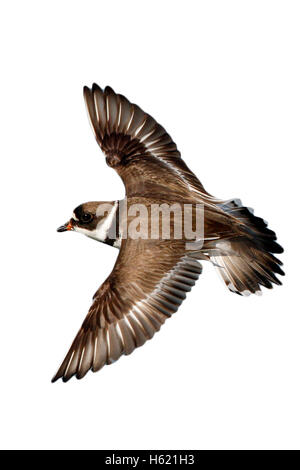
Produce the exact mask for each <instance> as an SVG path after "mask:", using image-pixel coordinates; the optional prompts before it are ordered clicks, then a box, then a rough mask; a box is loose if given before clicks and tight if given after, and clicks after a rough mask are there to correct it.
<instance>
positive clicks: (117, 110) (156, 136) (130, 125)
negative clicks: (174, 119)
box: [84, 84, 209, 198]
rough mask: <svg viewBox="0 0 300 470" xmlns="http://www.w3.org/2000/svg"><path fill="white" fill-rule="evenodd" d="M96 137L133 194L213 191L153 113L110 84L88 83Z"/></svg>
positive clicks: (87, 96) (87, 95) (86, 92)
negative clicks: (204, 186) (190, 167)
mask: <svg viewBox="0 0 300 470" xmlns="http://www.w3.org/2000/svg"><path fill="white" fill-rule="evenodd" d="M84 98H85V102H86V105H87V110H88V115H89V118H90V122H91V125H92V128H93V130H94V133H95V137H96V140H97V142H98V144H99V145H100V147H101V149H102V150H103V152H104V153H105V155H106V161H107V163H108V165H109V166H111V167H113V168H114V169H115V170H116V171H117V172H118V174H119V175H120V176H121V178H122V180H123V182H124V185H125V188H126V193H127V196H128V197H129V196H138V195H142V196H147V195H151V196H153V194H159V195H160V197H162V196H164V195H165V196H167V197H170V196H172V194H174V195H176V196H177V197H178V195H181V196H182V197H186V198H190V197H191V194H190V191H191V190H192V191H196V192H198V193H200V194H202V193H203V195H205V196H206V197H207V196H208V197H209V195H208V193H206V191H205V190H204V188H203V186H202V184H201V183H200V181H199V180H198V179H197V177H196V176H195V175H194V174H193V173H192V172H191V170H190V169H189V168H188V167H187V166H186V164H185V163H184V161H183V160H182V159H181V156H180V152H179V151H178V149H177V146H176V144H175V143H174V141H173V140H172V138H171V137H170V135H169V134H168V133H167V132H166V130H165V129H164V128H163V127H162V126H161V125H160V124H158V123H157V122H156V121H155V120H154V119H153V118H152V117H151V116H150V115H149V114H147V113H145V112H144V111H142V110H141V109H140V108H139V107H138V106H137V105H136V104H132V103H130V102H129V101H128V100H127V99H126V98H125V97H124V96H122V95H118V94H116V93H115V92H114V91H113V90H112V89H111V88H110V87H106V88H105V90H104V91H103V90H102V89H101V88H100V87H99V86H98V85H96V84H94V85H93V86H92V88H91V89H90V88H88V87H84Z"/></svg>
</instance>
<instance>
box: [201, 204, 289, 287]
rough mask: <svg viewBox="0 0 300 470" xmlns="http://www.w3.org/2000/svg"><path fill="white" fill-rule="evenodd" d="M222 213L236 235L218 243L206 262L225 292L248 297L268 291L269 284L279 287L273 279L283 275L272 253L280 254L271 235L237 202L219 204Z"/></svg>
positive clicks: (279, 282) (271, 232)
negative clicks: (235, 224) (232, 223)
mask: <svg viewBox="0 0 300 470" xmlns="http://www.w3.org/2000/svg"><path fill="white" fill-rule="evenodd" d="M222 209H223V210H224V211H225V212H227V213H229V214H230V215H231V216H232V217H233V218H234V219H237V221H238V224H239V230H240V233H239V235H237V236H236V237H235V238H232V239H229V240H228V239H227V240H221V241H220V240H219V241H218V242H217V244H216V247H215V248H214V250H212V253H211V256H210V260H211V261H212V262H213V263H214V265H215V266H216V269H217V270H218V272H219V274H220V275H221V278H222V279H223V280H224V282H225V284H226V285H227V287H228V288H229V290H231V291H232V292H235V293H237V294H242V295H249V294H250V293H256V294H259V293H260V292H261V286H263V287H266V288H267V289H271V288H272V287H273V284H277V285H281V281H280V280H279V279H278V278H277V276H276V275H278V274H279V275H281V276H283V275H284V272H283V270H282V269H281V267H280V266H281V265H282V262H281V261H280V260H279V259H277V258H276V257H275V256H274V255H273V253H276V254H277V253H282V252H283V249H282V247H281V246H280V245H279V244H278V243H277V242H276V234H275V232H273V230H270V229H269V228H268V227H267V222H266V221H264V220H263V219H261V218H260V217H256V216H255V215H254V211H253V209H249V208H247V207H244V206H243V205H242V203H241V201H240V200H237V199H235V200H230V201H227V202H225V203H222Z"/></svg>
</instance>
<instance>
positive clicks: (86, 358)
mask: <svg viewBox="0 0 300 470" xmlns="http://www.w3.org/2000/svg"><path fill="white" fill-rule="evenodd" d="M84 98H85V102H86V106H87V111H88V116H89V119H90V122H91V126H92V128H93V131H94V134H95V137H96V140H97V142H98V144H99V146H100V148H101V150H102V151H103V152H104V154H105V156H106V162H107V164H108V166H110V167H112V168H114V169H115V170H116V171H117V173H118V174H119V175H120V177H121V179H122V181H123V183H124V185H125V189H126V211H125V210H124V201H109V202H104V201H96V202H87V203H84V204H82V205H80V206H79V207H77V208H76V209H75V210H74V212H73V214H72V217H71V219H70V220H69V221H68V222H67V223H66V224H65V225H62V226H61V227H59V228H58V231H59V232H64V231H76V232H80V233H83V234H84V235H87V236H88V237H90V238H93V239H95V240H98V241H100V242H103V243H105V244H108V245H111V246H113V247H116V248H117V249H119V255H118V258H117V261H116V263H115V266H114V268H113V270H112V272H111V274H110V275H109V276H108V278H107V279H106V281H104V283H103V284H102V285H101V287H100V288H99V289H98V290H97V292H96V293H95V295H94V297H93V303H92V305H91V307H90V310H89V312H88V314H87V316H86V318H85V320H84V322H83V324H82V326H81V328H80V330H79V332H78V333H77V336H76V337H75V339H74V341H73V343H72V345H71V347H70V349H69V351H68V353H67V355H66V357H65V359H64V361H63V362H62V364H61V366H60V368H59V369H58V371H57V373H56V375H55V376H54V377H53V379H52V381H53V382H54V381H56V380H58V379H60V378H62V380H63V381H64V382H66V381H68V380H69V379H70V378H71V377H72V376H74V375H75V376H76V377H77V378H78V379H81V378H83V377H84V376H85V374H86V373H87V372H88V371H89V370H92V371H93V372H96V371H98V370H100V369H101V368H102V367H103V366H104V365H105V364H112V363H113V362H115V361H116V360H118V359H119V358H120V356H122V355H123V354H124V355H128V354H130V353H132V351H133V350H134V349H135V348H137V347H139V346H141V345H143V344H144V343H145V342H146V341H147V340H148V339H150V338H152V336H153V335H154V333H155V332H157V331H158V330H159V329H160V327H161V325H162V324H163V323H164V322H165V320H166V319H168V318H169V317H171V316H172V315H173V313H174V312H176V311H177V309H178V308H179V306H180V305H181V303H182V302H183V300H184V299H185V297H186V294H187V292H189V291H190V290H191V288H192V287H193V286H194V285H195V283H196V281H197V279H198V278H199V276H200V274H201V271H202V266H201V264H200V262H199V260H207V261H210V262H211V263H213V265H214V266H215V268H216V270H217V271H218V272H219V274H220V275H221V278H222V279H223V281H224V283H225V285H226V286H227V288H228V289H229V290H230V291H232V292H235V293H237V294H240V295H249V294H250V293H256V294H259V293H261V286H264V287H266V288H268V289H270V288H272V285H273V284H281V282H280V281H279V279H278V278H277V274H280V275H283V274H284V273H283V271H282V269H281V267H280V266H281V265H282V263H281V261H280V260H278V259H277V258H276V257H275V256H274V253H275V254H277V253H282V252H283V249H282V248H281V246H280V245H278V243H276V235H275V233H274V232H273V231H272V230H270V229H269V228H267V223H266V222H265V221H264V220H263V219H261V218H259V217H257V216H255V215H254V213H253V210H252V209H250V208H247V207H244V206H243V205H242V203H241V201H240V200H238V199H232V200H227V201H224V200H221V199H217V198H215V197H214V196H212V195H211V194H209V193H208V192H207V191H206V190H205V189H204V187H203V186H202V184H201V183H200V181H199V180H198V178H197V177H196V176H195V175H194V173H193V172H192V171H191V170H190V169H189V168H188V167H187V165H186V164H185V162H184V161H183V159H182V158H181V154H180V152H179V151H178V149H177V146H176V144H175V143H174V141H173V140H172V138H171V137H170V135H169V134H168V133H167V132H166V131H165V129H164V128H163V127H162V126H161V125H160V124H158V123H157V122H156V121H155V120H154V119H153V118H152V117H151V116H150V115H149V114H147V113H145V112H144V111H142V109H141V108H139V107H138V106H137V105H135V104H132V103H131V102H130V101H128V100H127V99H126V98H125V97H124V96H122V95H120V94H116V93H115V92H114V91H113V90H112V88H110V87H106V88H105V89H104V90H102V89H101V88H100V87H99V86H98V85H96V84H94V85H93V86H92V88H91V89H90V88H88V87H84ZM162 204H165V205H169V206H170V205H171V204H176V205H177V207H179V208H180V209H183V208H185V207H188V208H189V213H190V214H191V218H192V223H195V218H196V215H195V211H194V210H193V209H190V208H191V207H193V206H195V205H197V206H198V205H199V206H200V207H201V208H202V214H203V219H202V221H203V223H202V224H201V227H202V229H203V230H202V232H201V233H202V235H201V236H198V235H197V234H196V235H195V240H194V243H188V237H187V236H186V235H185V234H183V235H182V236H175V229H176V227H177V225H180V224H181V222H182V217H181V216H180V217H179V219H178V218H177V222H176V223H175V222H174V220H175V216H174V214H173V212H172V213H171V217H170V220H171V222H172V221H173V228H172V229H171V230H170V234H169V236H163V235H161V233H160V232H159V235H158V236H151V235H149V232H150V231H151V230H150V229H151V227H150V228H149V227H147V230H146V236H145V233H141V231H139V230H136V232H137V234H140V236H129V235H128V230H127V231H126V230H125V228H124V227H125V219H126V224H127V226H129V225H128V224H129V223H130V222H133V221H134V217H133V216H132V215H131V216H130V210H131V209H132V208H134V207H138V208H139V209H140V207H141V206H143V207H144V208H146V215H148V213H149V210H150V208H152V207H153V206H154V205H156V206H159V207H161V205H162ZM121 207H123V209H122V210H121ZM140 212H142V211H141V210H140ZM135 214H136V213H135ZM143 217H144V219H145V218H146V216H145V215H144V216H143ZM143 217H140V219H139V229H140V228H141V226H142V225H143V222H144V221H145V220H144V219H143ZM176 224H177V225H176ZM150 225H151V224H150ZM158 226H159V227H158V228H159V230H160V229H161V228H162V227H161V219H159V224H158ZM136 228H137V227H136ZM144 232H145V230H144ZM197 237H198V238H197ZM197 243H198V244H197Z"/></svg>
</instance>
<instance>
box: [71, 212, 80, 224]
mask: <svg viewBox="0 0 300 470" xmlns="http://www.w3.org/2000/svg"><path fill="white" fill-rule="evenodd" d="M72 219H74V220H77V222H78V220H79V219H78V217H76V215H75V212H73V214H72Z"/></svg>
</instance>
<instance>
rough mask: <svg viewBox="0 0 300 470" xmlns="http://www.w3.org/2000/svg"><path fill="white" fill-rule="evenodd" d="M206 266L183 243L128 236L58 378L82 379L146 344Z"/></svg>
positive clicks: (54, 379)
mask: <svg viewBox="0 0 300 470" xmlns="http://www.w3.org/2000/svg"><path fill="white" fill-rule="evenodd" d="M132 260H134V263H133V262H132ZM201 270H202V267H201V264H200V263H199V262H198V261H196V260H194V259H191V258H189V257H187V256H186V255H185V252H184V247H183V245H181V244H178V245H177V246H175V245H173V246H170V244H169V243H164V242H161V241H155V242H150V241H146V240H142V239H140V240H134V241H132V240H130V239H125V240H123V241H122V246H121V249H120V253H119V256H118V259H117V261H116V264H115V267H114V269H113V271H112V273H111V274H110V276H109V277H108V278H107V280H106V281H105V282H104V283H103V284H102V286H101V287H100V289H99V290H98V291H97V292H96V294H95V296H94V302H93V304H92V306H91V308H90V310H89V313H88V315H87V317H86V319H85V320H84V322H83V324H82V326H81V328H80V330H79V332H78V334H77V336H76V338H75V340H74V341H73V344H72V346H71V348H70V350H69V352H68V354H67V355H66V357H65V359H64V361H63V363H62V365H61V366H60V368H59V370H58V372H57V374H56V375H55V377H54V378H53V381H56V380H57V379H59V378H62V379H63V381H67V380H69V379H70V378H71V377H72V376H73V375H76V377H77V378H78V379H81V378H82V377H84V375H85V374H86V373H87V372H88V370H90V369H92V371H93V372H96V371H98V370H99V369H101V368H102V367H103V366H104V365H105V364H111V363H112V362H114V361H116V360H117V359H119V357H120V356H121V355H123V354H126V355H127V354H130V353H131V352H132V351H133V350H134V349H135V348H137V347H139V346H141V345H142V344H144V343H145V341H146V340H148V339H150V338H152V336H153V335H154V333H155V332H156V331H158V330H159V329H160V327H161V325H162V324H163V323H164V322H165V320H166V319H167V318H169V317H170V316H171V315H172V314H173V313H174V312H176V311H177V309H178V307H179V306H180V305H181V303H182V302H183V300H184V299H185V296H186V293H187V292H188V291H189V290H190V289H191V287H192V286H193V285H194V284H195V282H196V280H197V279H198V277H199V275H200V273H201ZM145 273H147V276H145Z"/></svg>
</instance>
